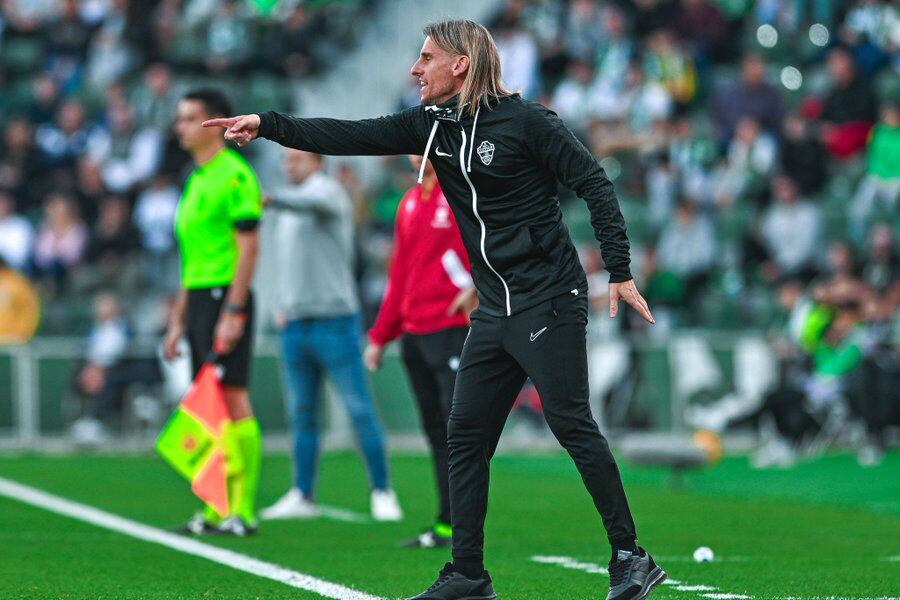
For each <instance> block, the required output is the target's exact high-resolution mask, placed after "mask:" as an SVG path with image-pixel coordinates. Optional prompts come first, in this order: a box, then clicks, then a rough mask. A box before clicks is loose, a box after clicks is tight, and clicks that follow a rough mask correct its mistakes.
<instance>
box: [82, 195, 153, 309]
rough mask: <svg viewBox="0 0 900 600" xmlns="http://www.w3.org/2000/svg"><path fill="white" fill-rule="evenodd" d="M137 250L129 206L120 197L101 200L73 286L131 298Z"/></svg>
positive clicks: (137, 242) (138, 243) (136, 273)
mask: <svg viewBox="0 0 900 600" xmlns="http://www.w3.org/2000/svg"><path fill="white" fill-rule="evenodd" d="M139 248H140V238H139V236H138V232H137V230H136V229H135V227H134V225H132V223H131V219H130V214H129V207H128V202H127V201H126V200H125V199H124V198H122V197H121V196H107V197H105V198H103V199H102V200H101V201H100V207H99V212H98V214H97V219H96V221H95V222H94V226H93V227H92V229H91V234H90V240H89V241H88V244H87V248H86V249H85V254H84V261H83V263H82V264H81V266H80V267H79V268H78V270H77V272H76V275H75V279H76V282H75V284H76V285H77V286H78V287H79V288H80V289H82V290H93V289H97V288H105V289H113V288H114V289H116V290H117V291H118V292H119V293H120V294H123V295H130V294H133V293H134V292H135V291H136V285H137V275H138V266H137V263H136V260H135V253H136V252H137V250H138V249H139Z"/></svg>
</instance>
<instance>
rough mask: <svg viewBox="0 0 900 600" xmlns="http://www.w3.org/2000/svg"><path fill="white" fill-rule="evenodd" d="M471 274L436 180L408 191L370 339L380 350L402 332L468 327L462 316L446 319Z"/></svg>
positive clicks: (402, 205)
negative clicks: (427, 190) (386, 281)
mask: <svg viewBox="0 0 900 600" xmlns="http://www.w3.org/2000/svg"><path fill="white" fill-rule="evenodd" d="M470 271H471V267H470V265H469V257H468V255H467V254H466V250H465V248H464V247H463V242H462V238H461V237H460V234H459V229H458V228H457V226H456V220H455V219H454V218H453V213H452V212H451V210H450V205H449V204H447V199H446V198H445V197H444V192H443V191H441V186H440V184H439V183H438V182H437V180H435V181H434V185H433V187H432V188H431V190H430V191H429V192H426V191H425V190H424V188H423V186H422V185H416V186H414V187H412V188H410V190H409V191H408V192H406V195H404V196H403V199H402V200H401V201H400V205H399V206H398V207H397V219H396V222H395V225H394V254H393V257H392V258H391V267H390V272H389V274H388V284H387V289H386V291H385V294H384V299H383V300H382V302H381V309H380V310H379V311H378V317H377V318H376V319H375V324H374V325H373V326H372V328H371V329H370V330H369V340H371V342H372V343H374V344H378V345H382V346H383V345H384V344H386V343H387V342H389V341H391V340H393V339H396V338H398V337H400V335H401V334H403V333H413V334H425V333H434V332H435V331H441V330H442V329H449V328H451V327H464V326H466V325H468V324H469V321H468V317H467V316H466V315H465V314H463V313H462V312H457V313H456V314H454V315H449V316H448V315H447V309H448V308H449V306H450V303H451V302H453V299H454V298H455V297H456V295H457V294H458V293H459V292H460V290H463V289H466V288H469V287H472V276H471V273H470Z"/></svg>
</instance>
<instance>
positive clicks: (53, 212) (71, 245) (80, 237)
mask: <svg viewBox="0 0 900 600" xmlns="http://www.w3.org/2000/svg"><path fill="white" fill-rule="evenodd" d="M87 242H88V229H87V227H86V226H85V224H84V222H83V221H82V220H81V219H80V217H79V216H78V209H77V208H76V206H75V202H74V201H73V200H72V198H71V197H70V196H67V195H65V194H61V193H52V194H50V195H48V196H47V198H46V199H45V200H44V218H43V220H42V222H41V224H40V227H39V228H38V232H37V239H36V241H35V246H34V266H35V269H36V272H37V274H38V275H39V276H41V277H42V278H43V279H45V280H46V281H47V282H48V283H49V285H50V286H51V287H50V291H51V292H52V293H55V292H57V291H60V290H61V288H62V287H63V285H64V284H65V282H66V278H67V275H68V274H69V271H70V270H71V269H72V268H73V267H74V266H75V265H77V264H78V263H79V262H81V259H82V257H83V256H84V250H85V248H86V247H87Z"/></svg>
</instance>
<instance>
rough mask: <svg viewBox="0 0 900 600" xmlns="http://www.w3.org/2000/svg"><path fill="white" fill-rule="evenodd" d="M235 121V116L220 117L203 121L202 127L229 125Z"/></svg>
mask: <svg viewBox="0 0 900 600" xmlns="http://www.w3.org/2000/svg"><path fill="white" fill-rule="evenodd" d="M235 123H237V117H220V118H218V119H209V120H207V121H203V126H204V127H231V126H232V125H234V124H235Z"/></svg>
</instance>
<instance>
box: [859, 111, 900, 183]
mask: <svg viewBox="0 0 900 600" xmlns="http://www.w3.org/2000/svg"><path fill="white" fill-rule="evenodd" d="M867 161H868V167H869V173H871V174H873V175H876V176H878V177H880V178H881V179H896V178H898V177H900V127H891V126H890V125H887V124H885V123H879V124H878V125H876V126H875V127H873V128H872V132H871V133H870V134H869V149H868V152H867Z"/></svg>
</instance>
